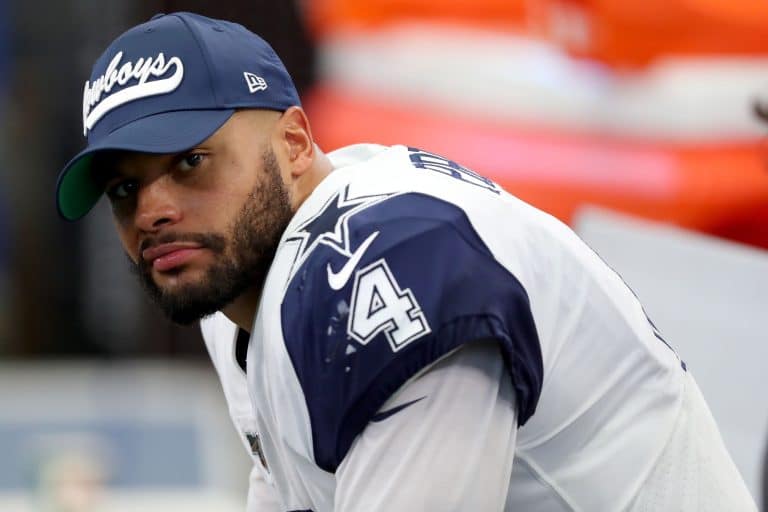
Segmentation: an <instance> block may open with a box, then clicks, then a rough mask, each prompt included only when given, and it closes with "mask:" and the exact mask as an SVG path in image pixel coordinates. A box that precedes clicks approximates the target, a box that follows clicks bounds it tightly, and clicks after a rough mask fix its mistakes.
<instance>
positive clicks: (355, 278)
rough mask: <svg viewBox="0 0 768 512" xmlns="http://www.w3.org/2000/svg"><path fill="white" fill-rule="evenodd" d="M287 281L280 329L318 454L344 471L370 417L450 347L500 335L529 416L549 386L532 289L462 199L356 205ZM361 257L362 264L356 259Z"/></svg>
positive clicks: (418, 197) (330, 467)
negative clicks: (336, 239) (334, 236)
mask: <svg viewBox="0 0 768 512" xmlns="http://www.w3.org/2000/svg"><path fill="white" fill-rule="evenodd" d="M343 233H344V235H345V236H346V239H344V242H345V243H344V245H343V246H342V245H339V244H338V243H337V244H334V243H320V244H318V245H317V247H316V248H315V249H314V251H313V252H312V253H311V254H310V255H309V256H308V257H307V258H306V259H305V260H304V262H303V263H302V265H301V266H300V268H298V270H297V272H295V274H294V276H293V278H292V279H291V280H290V281H289V283H288V286H287V289H286V293H285V296H284V299H283V303H282V306H281V315H282V318H281V321H282V328H283V335H284V340H285V345H286V348H287V351H288V354H289V356H290V358H291V362H292V364H293V367H294V369H295V371H296V376H297V378H298V380H299V382H300V384H301V387H302V390H303V392H304V396H305V400H306V404H307V410H308V413H309V418H310V423H311V429H312V443H313V450H314V457H315V462H316V463H317V464H318V465H319V466H320V467H321V468H323V469H325V470H326V471H330V472H335V470H336V469H337V468H338V466H339V464H340V463H341V461H342V460H344V457H345V456H346V454H347V452H348V451H349V449H350V446H351V445H352V442H353V441H354V440H355V438H356V437H357V436H358V435H359V434H360V433H361V432H362V431H363V429H364V428H365V427H366V425H367V424H368V423H369V422H370V421H371V419H372V417H373V416H374V415H375V414H376V413H377V411H379V409H380V408H381V406H382V405H383V404H384V403H385V402H386V401H387V400H388V399H389V398H391V397H392V395H393V394H394V393H395V392H396V391H397V390H398V389H399V388H400V387H401V386H402V385H403V384H404V383H405V382H406V381H408V379H410V378H411V377H413V376H414V375H415V374H417V373H418V372H420V371H422V370H423V369H425V368H427V367H429V366H430V365H431V364H433V363H434V362H435V361H437V360H438V359H440V358H441V357H443V356H445V355H446V354H448V353H450V352H451V351H453V350H455V349H457V348H459V347H462V346H465V345H469V344H472V343H476V342H479V341H484V340H493V341H494V342H496V344H497V345H498V346H499V347H500V349H501V350H500V352H501V357H502V359H503V361H504V364H505V368H506V372H507V377H508V378H509V379H510V383H511V385H512V389H513V390H514V393H515V402H516V407H517V411H518V420H519V423H520V424H523V423H525V421H526V420H527V419H528V417H530V415H531V414H532V413H533V411H534V409H535V407H536V403H537V400H538V396H539V393H540V391H541V382H542V373H543V370H542V362H541V349H540V347H539V342H538V335H537V332H536V326H535V324H534V320H533V316H532V313H531V309H530V304H529V300H528V295H527V293H526V290H525V289H524V287H523V286H522V285H521V283H520V282H519V281H518V279H517V278H516V277H515V276H514V275H512V274H511V273H510V272H509V271H508V270H507V269H506V268H504V267H503V266H502V265H501V264H500V263H499V262H498V261H497V260H496V259H495V258H494V257H493V255H492V253H491V252H490V250H489V249H488V247H487V246H486V244H485V243H484V242H483V240H482V239H481V238H480V237H479V235H478V234H477V233H476V231H475V230H474V228H473V227H472V225H471V223H470V221H469V219H468V217H467V216H466V214H465V212H464V211H463V210H462V209H460V208H459V207H458V206H456V205H454V204H452V203H448V202H445V201H442V200H440V199H437V198H435V197H432V196H427V195H423V194H401V195H397V196H394V197H391V198H389V199H386V200H384V201H381V202H378V203H376V204H374V205H372V206H370V207H368V208H365V209H362V210H361V211H359V212H357V213H355V214H354V215H351V216H350V217H349V218H348V220H347V221H346V224H345V225H344V227H343ZM352 267H353V268H352Z"/></svg>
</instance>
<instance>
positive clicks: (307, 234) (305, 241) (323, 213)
mask: <svg viewBox="0 0 768 512" xmlns="http://www.w3.org/2000/svg"><path fill="white" fill-rule="evenodd" d="M391 195H392V194H380V195H369V196H360V197H350V194H349V186H347V187H345V188H344V189H342V190H340V191H338V192H336V193H335V194H333V196H331V197H330V199H328V201H327V202H326V203H325V204H324V205H323V207H322V208H321V209H320V210H319V211H318V212H317V213H316V214H315V215H313V216H312V217H310V218H309V219H307V220H306V221H305V222H304V223H303V224H301V225H300V226H299V227H298V228H297V229H296V231H295V232H294V233H293V234H291V235H290V236H289V237H288V238H287V239H286V242H291V241H293V242H299V243H300V247H299V250H298V251H297V253H296V258H295V260H294V262H293V265H292V269H291V272H290V275H293V273H294V270H295V269H297V268H299V267H300V266H301V263H302V262H303V261H304V259H305V258H306V257H307V256H308V255H309V254H310V253H311V252H312V251H313V250H314V249H315V248H316V247H317V246H318V244H325V245H328V246H329V247H331V248H333V249H334V250H336V251H337V252H339V253H341V254H343V255H345V256H350V255H351V254H352V252H351V250H350V247H349V227H348V221H349V218H350V217H351V216H352V215H354V214H355V213H357V212H359V211H361V210H364V209H365V208H368V207H369V206H372V205H373V204H376V203H378V202H380V201H383V200H384V199H386V198H388V197H390V196H391Z"/></svg>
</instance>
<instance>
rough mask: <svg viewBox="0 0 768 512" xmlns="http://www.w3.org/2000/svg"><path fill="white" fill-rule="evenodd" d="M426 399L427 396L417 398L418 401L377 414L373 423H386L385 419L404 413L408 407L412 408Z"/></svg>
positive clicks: (372, 418) (372, 419) (373, 418)
mask: <svg viewBox="0 0 768 512" xmlns="http://www.w3.org/2000/svg"><path fill="white" fill-rule="evenodd" d="M425 398H427V396H426V395H424V396H423V397H421V398H417V399H416V400H411V401H410V402H405V403H404V404H400V405H398V406H397V407H393V408H391V409H387V410H386V411H381V412H379V413H376V414H374V415H373V416H372V417H371V421H375V422H376V423H378V422H380V421H384V420H385V419H387V418H389V417H390V416H392V415H393V414H397V413H398V412H400V411H402V410H403V409H405V408H406V407H410V406H412V405H413V404H415V403H416V402H418V401H420V400H424V399H425Z"/></svg>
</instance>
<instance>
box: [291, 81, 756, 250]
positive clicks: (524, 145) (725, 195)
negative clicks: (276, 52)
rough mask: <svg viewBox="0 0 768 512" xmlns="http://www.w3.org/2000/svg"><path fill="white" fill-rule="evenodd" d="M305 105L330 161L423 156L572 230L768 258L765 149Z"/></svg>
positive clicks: (371, 104)
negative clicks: (734, 249)
mask: <svg viewBox="0 0 768 512" xmlns="http://www.w3.org/2000/svg"><path fill="white" fill-rule="evenodd" d="M304 105H305V107H306V109H307V111H308V113H309V116H310V119H311V122H312V129H313V133H314V135H315V138H316V140H317V141H318V143H319V144H320V145H321V147H323V148H324V149H325V150H326V151H329V150H332V149H335V148H338V147H341V146H344V145H347V144H352V143H357V142H376V143H379V144H408V145H412V146H417V147H422V148H424V149H426V150H429V151H433V152H435V153H439V154H442V155H444V156H446V157H449V158H452V159H455V160H456V161H458V162H460V163H462V164H463V165H466V166H467V167H470V168H472V169H474V170H475V171H477V172H479V173H481V174H484V175H486V176H488V177H490V178H492V179H494V180H495V181H497V182H498V183H500V184H501V185H502V186H504V188H505V189H507V190H508V191H510V192H511V193H513V194H514V195H516V196H518V197H520V198H521V199H523V200H525V201H527V202H530V203H532V204H533V205H535V206H537V207H538V208H541V209H542V210H545V211H547V212H549V213H551V214H553V215H555V216H557V217H559V218H560V219H562V220H563V221H565V222H570V221H571V220H572V218H573V215H574V213H575V212H576V211H577V209H578V208H579V207H581V206H584V205H587V204H593V205H599V206H603V207H607V208H611V209H614V210H618V211H622V212H626V213H630V214H634V215H637V216H640V217H645V218H648V219H654V220H659V221H665V222H669V223H672V224H676V225H679V226H682V227H686V228H690V229H695V230H698V231H703V232H706V233H710V234H714V235H718V236H723V237H726V238H730V239H733V240H737V241H741V242H745V243H749V244H752V245H756V246H760V247H765V248H768V170H766V168H765V166H764V162H763V161H762V160H761V154H760V150H759V149H760V146H761V144H760V143H759V142H758V141H755V142H741V143H735V142H734V143H722V144H708V145H695V144H673V143H666V144H661V143H654V144H649V143H640V142H635V141H626V140H618V139H606V138H605V137H599V138H598V137H596V136H589V135H574V134H556V133H545V132H536V131H533V130H530V129H523V128H520V127H515V126H511V125H507V124H494V123H491V122H488V121H483V120H480V119H470V118H466V117H461V116H459V115H455V114H448V113H445V112H440V111H434V110H430V109H428V108H423V107H419V106H415V105H402V104H397V105H395V104H390V103H387V102H384V101H378V100H376V99H374V98H371V97H364V96H360V95H355V94H353V93H350V92H347V91H341V90H335V89H332V88H328V87H326V88H318V89H316V90H315V91H313V92H312V93H311V94H310V95H308V96H307V97H306V98H305V99H304Z"/></svg>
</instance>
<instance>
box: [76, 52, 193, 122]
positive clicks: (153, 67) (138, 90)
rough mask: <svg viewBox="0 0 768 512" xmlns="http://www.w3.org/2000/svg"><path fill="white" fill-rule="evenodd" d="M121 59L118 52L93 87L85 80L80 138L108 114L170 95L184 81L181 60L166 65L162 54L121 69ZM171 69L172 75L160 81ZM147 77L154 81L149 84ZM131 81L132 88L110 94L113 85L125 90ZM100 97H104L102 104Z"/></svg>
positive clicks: (127, 64)
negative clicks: (151, 98) (147, 99)
mask: <svg viewBox="0 0 768 512" xmlns="http://www.w3.org/2000/svg"><path fill="white" fill-rule="evenodd" d="M122 58H123V52H118V53H117V55H115V56H114V57H113V58H112V60H111V61H110V63H109V65H108V66H107V70H106V71H105V72H104V74H103V75H101V76H100V77H98V78H97V79H95V80H94V81H93V83H90V82H88V81H87V80H86V82H85V88H84V90H83V135H88V131H89V130H91V129H93V126H94V125H95V124H96V123H97V122H98V121H99V119H101V118H102V117H104V115H106V114H107V113H108V112H109V111H110V110H112V109H115V108H117V107H119V106H120V105H124V104H125V103H128V102H130V101H134V100H138V99H141V98H146V97H147V96H156V95H158V94H165V93H168V92H171V91H173V90H175V89H176V88H177V87H178V86H179V84H181V79H182V78H183V77H184V64H182V62H181V59H180V58H178V57H171V58H170V59H168V60H167V61H166V60H165V55H163V53H162V52H160V53H158V54H157V57H147V58H146V59H145V58H144V57H141V58H139V59H138V60H137V61H136V62H126V63H124V64H122V65H121V63H120V61H121V60H122ZM172 66H173V67H174V70H173V74H172V75H171V76H167V77H165V78H161V77H164V76H165V75H166V74H167V73H168V71H169V70H170V69H171V67H172ZM150 77H154V78H157V80H149V78H150ZM133 80H135V81H136V84H135V85H129V86H128V87H123V88H122V89H121V90H119V91H117V92H116V93H114V94H109V92H110V91H111V90H112V88H113V87H115V85H119V86H125V85H126V84H128V83H129V82H131V81H133ZM102 95H106V97H105V98H104V99H103V100H102V99H101V97H102ZM100 100H101V101H100ZM97 103H98V105H97ZM94 105H95V108H94Z"/></svg>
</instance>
